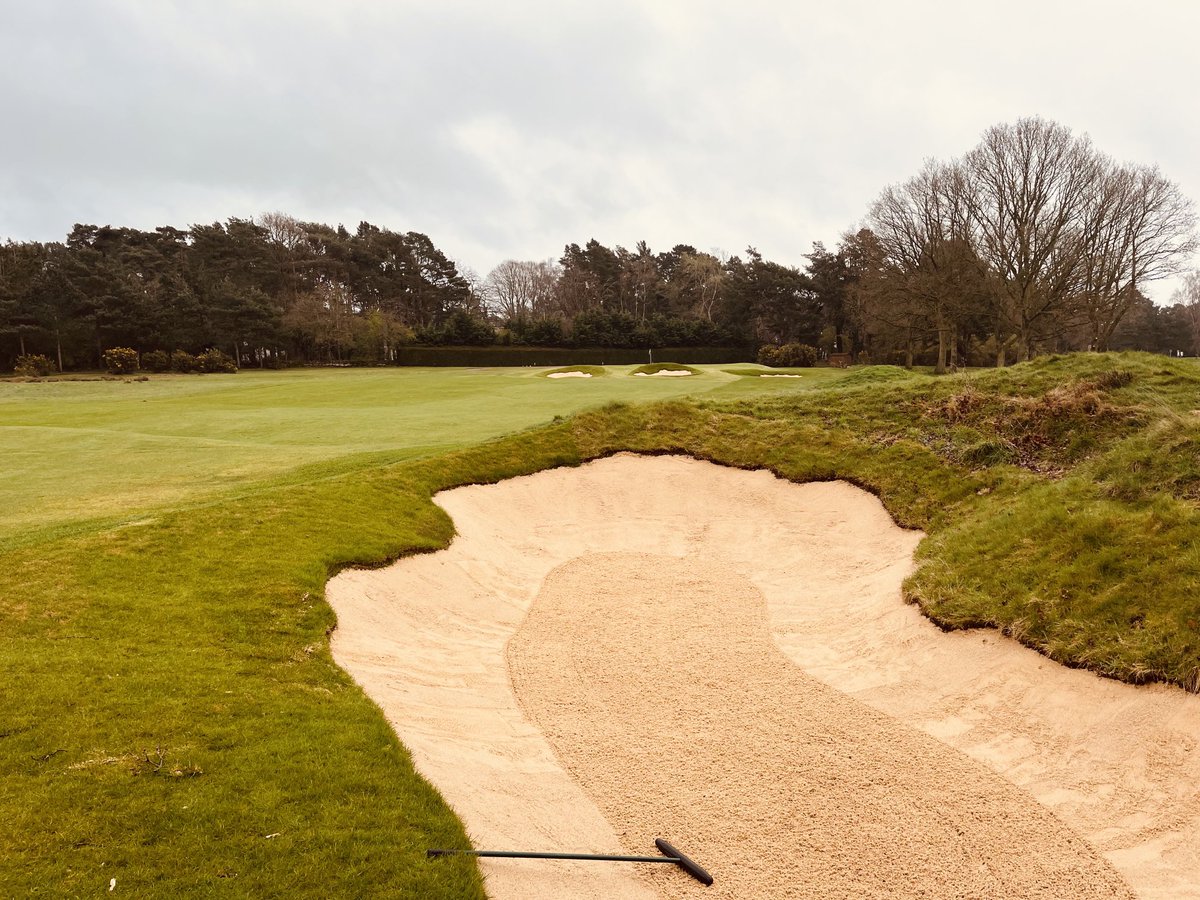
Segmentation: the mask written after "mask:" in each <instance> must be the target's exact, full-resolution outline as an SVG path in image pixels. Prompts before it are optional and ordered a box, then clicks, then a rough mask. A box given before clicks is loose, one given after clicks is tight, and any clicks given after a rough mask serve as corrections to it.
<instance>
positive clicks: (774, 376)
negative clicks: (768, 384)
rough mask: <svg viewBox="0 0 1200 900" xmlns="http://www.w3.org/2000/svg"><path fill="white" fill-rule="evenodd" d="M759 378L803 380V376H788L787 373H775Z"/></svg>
mask: <svg viewBox="0 0 1200 900" xmlns="http://www.w3.org/2000/svg"><path fill="white" fill-rule="evenodd" d="M758 377H759V378H803V377H804V376H803V375H788V374H787V373H786V372H775V373H773V374H766V375H759V376H758Z"/></svg>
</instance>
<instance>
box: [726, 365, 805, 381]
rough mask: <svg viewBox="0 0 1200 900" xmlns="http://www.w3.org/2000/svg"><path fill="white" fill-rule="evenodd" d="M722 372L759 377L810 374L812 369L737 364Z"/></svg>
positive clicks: (746, 376) (740, 376) (745, 376)
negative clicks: (769, 367) (770, 367)
mask: <svg viewBox="0 0 1200 900" xmlns="http://www.w3.org/2000/svg"><path fill="white" fill-rule="evenodd" d="M721 371H722V372H727V373H728V374H730V375H737V376H738V377H739V378H761V377H762V376H764V375H811V374H812V373H813V370H812V369H797V368H787V367H786V366H785V367H783V368H778V369H768V368H767V367H765V366H760V367H755V366H738V367H737V368H733V369H722V370H721Z"/></svg>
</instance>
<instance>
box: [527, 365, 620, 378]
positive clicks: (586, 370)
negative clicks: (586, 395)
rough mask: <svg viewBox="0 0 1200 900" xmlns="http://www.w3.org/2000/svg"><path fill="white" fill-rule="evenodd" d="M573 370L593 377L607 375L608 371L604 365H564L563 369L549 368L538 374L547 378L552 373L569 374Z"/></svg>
mask: <svg viewBox="0 0 1200 900" xmlns="http://www.w3.org/2000/svg"><path fill="white" fill-rule="evenodd" d="M572 372H580V373H582V374H584V375H590V376H591V377H592V378H599V377H600V376H602V375H607V374H608V371H607V370H606V369H605V368H604V366H564V367H563V368H561V369H549V370H548V371H545V372H539V373H538V374H539V375H540V376H541V377H542V378H547V377H549V376H551V375H567V374H570V373H572Z"/></svg>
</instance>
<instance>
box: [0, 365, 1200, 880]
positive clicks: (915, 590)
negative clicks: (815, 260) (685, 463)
mask: <svg viewBox="0 0 1200 900" xmlns="http://www.w3.org/2000/svg"><path fill="white" fill-rule="evenodd" d="M239 377H240V376H239ZM662 380H663V381H669V380H670V379H662ZM524 383H525V384H527V385H528V384H531V382H530V381H529V380H528V379H525V380H524ZM85 387H86V386H85ZM141 387H144V386H141ZM556 393H557V392H556ZM1198 406H1200V367H1198V366H1197V365H1196V363H1195V362H1194V361H1187V360H1168V359H1164V358H1161V357H1154V356H1149V355H1121V356H1108V355H1105V356H1100V355H1077V356H1072V357H1061V358H1053V357H1052V358H1047V359H1041V360H1038V361H1036V362H1034V363H1029V364H1025V365H1021V366H1015V367H1012V368H1010V369H1004V370H999V371H986V372H979V373H969V374H963V375H956V376H950V377H943V378H933V377H930V376H927V375H920V374H912V373H908V372H904V371H903V370H888V369H882V370H872V369H863V370H860V371H855V372H852V373H851V374H850V375H848V376H847V377H846V378H844V379H842V380H840V381H838V382H831V383H830V384H829V385H828V386H821V387H816V388H814V389H811V390H804V391H787V392H780V391H775V392H772V393H771V394H770V395H768V396H757V395H755V396H749V397H746V396H744V395H738V396H737V397H736V398H734V399H722V398H721V396H719V395H710V396H707V397H703V396H702V397H700V398H696V399H691V400H674V401H668V402H662V403H657V404H655V405H650V406H647V405H629V404H624V403H611V404H609V405H608V406H606V407H604V408H601V409H598V410H595V411H592V412H588V413H584V414H581V415H577V416H576V417H575V418H573V419H570V420H567V421H565V422H560V423H558V424H553V425H549V426H544V427H540V428H536V429H533V430H529V431H525V432H521V433H519V434H516V435H512V436H510V437H507V438H503V439H500V440H494V441H491V442H489V443H485V444H481V445H477V446H474V447H471V448H468V449H463V450H458V451H456V452H453V453H449V454H443V455H440V456H437V457H435V458H422V459H416V460H414V459H412V458H411V456H407V455H406V453H405V452H401V451H398V450H393V451H390V452H384V451H380V450H372V452H363V453H359V454H357V455H350V456H344V457H341V458H339V459H335V460H326V461H321V462H318V463H315V464H313V465H311V466H308V467H306V468H303V469H300V470H297V471H292V472H288V473H285V474H274V475H271V476H269V478H267V479H265V480H262V481H260V482H258V483H257V484H256V485H255V486H254V488H253V489H252V490H249V489H247V490H246V491H243V492H242V493H241V494H240V495H239V496H238V497H237V498H235V499H234V500H229V501H223V500H220V499H214V500H212V501H211V502H206V503H200V504H195V505H192V506H189V507H188V508H186V509H180V510H177V511H174V512H170V511H168V512H159V513H156V514H155V515H153V516H151V517H144V518H139V519H137V520H134V521H125V522H123V523H122V524H120V525H119V526H114V525H113V524H112V523H111V522H109V523H103V522H101V523H97V524H94V525H92V526H88V527H83V526H81V527H80V528H78V529H75V530H71V531H69V532H63V533H57V534H52V533H49V532H48V533H46V534H44V535H43V537H42V538H40V539H39V540H38V541H36V542H35V543H28V544H24V545H16V546H12V547H11V549H9V550H7V551H5V552H3V553H0V683H2V684H4V686H5V703H4V705H3V712H2V718H0V816H2V817H3V820H4V822H5V825H6V827H5V828H4V829H3V830H0V884H3V885H4V887H5V889H6V890H5V893H6V894H11V895H14V896H16V895H28V894H33V893H39V892H40V893H46V894H55V895H74V894H82V893H93V892H97V891H100V892H102V891H104V890H106V889H107V886H108V883H109V879H110V878H114V877H115V878H117V880H118V887H119V888H120V889H121V890H124V891H129V892H132V893H135V894H138V895H157V896H188V895H195V894H205V893H215V892H218V891H228V890H232V891H233V892H234V893H236V894H238V895H242V896H264V895H271V896H279V895H287V896H330V895H333V896H413V897H416V896H420V897H447V898H449V897H455V898H457V897H478V896H482V885H481V882H480V879H479V875H478V872H477V869H476V868H475V866H474V865H473V863H472V862H471V861H470V860H466V859H461V860H446V861H442V862H441V863H439V865H437V866H430V865H428V864H427V862H426V861H425V858H424V850H425V848H427V847H431V846H437V845H445V846H461V845H462V844H463V842H464V841H465V836H464V835H463V833H462V830H461V826H460V825H459V824H458V822H457V821H456V820H455V819H454V817H453V815H452V813H451V812H450V811H449V810H448V809H447V808H446V807H445V805H444V804H443V803H442V801H441V799H440V798H439V797H438V796H437V795H436V793H435V792H434V791H433V790H432V789H430V788H429V786H428V785H427V784H425V783H424V782H423V781H422V780H421V779H420V778H419V777H418V776H417V775H416V773H415V771H414V770H413V768H412V765H411V761H410V759H409V756H408V753H407V751H406V750H405V749H404V748H403V747H402V746H401V745H400V744H399V743H398V742H397V740H396V738H395V736H394V735H393V733H392V732H391V730H390V729H389V728H388V726H387V724H386V722H385V721H384V720H383V718H382V715H381V714H380V712H379V710H378V709H377V708H376V707H374V706H373V705H372V704H371V703H370V702H368V701H367V700H366V698H365V697H364V696H363V694H362V692H361V691H360V690H359V689H358V688H357V686H355V685H354V684H353V682H351V681H350V679H349V678H348V677H347V676H346V675H345V674H344V673H343V672H342V671H341V670H340V669H338V668H337V667H336V666H334V665H333V663H332V660H331V659H330V656H329V649H328V636H329V633H330V631H331V630H332V628H333V627H335V622H334V619H333V615H332V611H331V610H330V609H329V607H328V606H327V605H326V604H325V603H324V601H323V596H322V591H323V588H324V584H325V581H326V579H327V578H328V577H329V575H330V574H331V573H332V572H335V571H337V570H338V569H339V568H341V567H344V566H346V565H350V564H363V565H380V564H383V563H385V562H387V561H389V560H391V559H394V558H395V557H396V556H398V555H401V554H406V553H414V552H421V551H428V550H433V549H436V548H439V547H443V546H445V545H446V544H447V543H448V542H449V540H450V539H451V537H452V533H453V528H452V525H451V523H450V522H449V521H448V519H447V517H446V516H445V515H444V514H443V513H442V512H441V510H439V509H438V508H437V507H436V506H434V505H433V504H432V503H431V500H430V498H431V496H432V495H433V493H435V492H436V491H438V490H442V489H444V488H448V487H452V486H455V485H461V484H467V483H480V482H493V481H497V480H501V479H504V478H508V477H512V476H515V475H519V474H525V473H531V472H534V471H538V470H541V469H544V468H548V467H552V466H560V465H576V464H578V463H580V462H582V461H584V460H587V459H591V458H596V457H599V456H603V455H606V454H610V453H613V452H617V451H621V450H634V451H642V452H650V453H660V452H664V451H676V452H684V453H689V454H692V455H694V456H697V457H701V458H706V459H711V460H714V461H717V462H721V463H725V464H728V465H734V466H740V467H745V468H769V469H771V470H773V471H775V472H777V473H778V474H779V475H781V476H783V477H786V478H789V479H793V480H796V481H808V480H822V479H833V478H842V479H846V480H847V481H850V482H852V483H854V484H857V485H860V486H862V487H864V488H866V489H868V490H870V491H872V492H874V493H875V494H877V495H878V496H879V497H880V498H881V500H882V501H883V503H884V504H885V505H886V507H887V508H888V509H889V510H890V511H891V513H892V514H893V516H895V518H896V519H897V520H898V521H900V522H901V523H902V524H905V525H908V526H914V527H920V528H923V529H925V530H926V532H927V533H928V538H927V539H926V540H925V541H924V542H923V543H922V545H921V547H920V549H919V553H918V558H919V568H918V569H917V571H916V572H915V574H914V575H913V576H912V577H911V578H910V579H909V580H908V582H907V585H906V591H907V594H908V597H909V599H910V600H911V601H912V602H914V603H918V604H919V605H920V606H921V608H922V609H923V610H924V611H925V612H926V613H927V614H928V615H930V616H931V617H932V618H933V619H934V621H936V622H938V623H939V624H941V625H943V626H944V627H947V628H959V627H970V626H980V625H986V626H992V627H996V628H999V629H1002V630H1003V631H1004V632H1005V633H1007V634H1009V635H1011V636H1013V637H1014V638H1017V639H1019V640H1021V641H1022V642H1023V643H1025V644H1027V645H1029V646H1031V647H1035V648H1036V649H1038V650H1040V651H1041V652H1043V653H1045V654H1047V655H1048V656H1050V657H1052V658H1054V659H1057V660H1059V661H1061V662H1063V663H1065V664H1068V665H1073V666H1087V667H1089V668H1091V669H1094V670H1095V671H1098V672H1101V673H1103V674H1106V675H1110V676H1113V677H1117V678H1121V679H1125V680H1128V681H1155V680H1157V681H1167V682H1171V683H1174V684H1177V685H1181V686H1183V687H1185V688H1187V689H1189V690H1193V691H1196V690H1200V511H1198V509H1197V502H1198V499H1200V455H1198V454H1197V450H1198V449H1200V417H1198V416H1197V415H1196V412H1195V410H1196V408H1197V407H1198ZM847 627H853V623H848V625H847Z"/></svg>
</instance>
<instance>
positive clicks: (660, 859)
mask: <svg viewBox="0 0 1200 900" xmlns="http://www.w3.org/2000/svg"><path fill="white" fill-rule="evenodd" d="M425 855H426V856H429V857H432V856H494V857H500V858H502V859H597V860H602V861H604V862H653V863H675V864H678V863H679V860H678V859H676V858H674V857H671V856H613V855H610V854H606V853H527V852H525V851H523V850H426V851H425Z"/></svg>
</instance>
